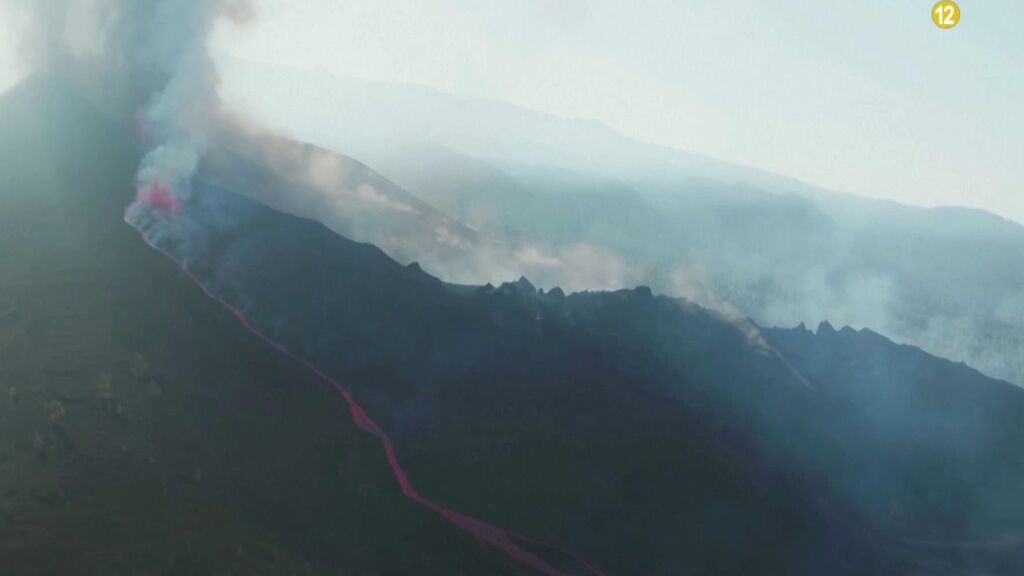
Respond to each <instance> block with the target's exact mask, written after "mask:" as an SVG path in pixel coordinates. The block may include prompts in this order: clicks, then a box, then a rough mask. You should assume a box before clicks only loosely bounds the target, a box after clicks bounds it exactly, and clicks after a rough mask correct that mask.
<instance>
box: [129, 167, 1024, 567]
mask: <svg viewBox="0 0 1024 576" xmlns="http://www.w3.org/2000/svg"><path fill="white" fill-rule="evenodd" d="M195 185H196V188H197V190H196V193H195V194H194V195H193V197H192V199H191V200H189V201H187V202H186V204H185V205H184V206H183V207H182V209H181V211H180V212H178V213H173V214H169V213H166V212H162V211H161V210H159V208H158V207H154V208H153V209H147V210H143V211H141V212H140V213H139V214H138V215H137V218H135V219H133V223H134V224H135V225H136V226H139V227H140V228H141V229H142V230H143V231H145V232H146V233H147V234H148V235H149V236H150V237H151V238H152V239H153V241H154V242H155V243H156V244H157V246H158V247H160V248H161V249H162V250H165V251H167V252H168V253H169V254H171V255H172V256H174V257H175V258H176V259H178V260H180V261H184V262H188V263H189V269H190V271H191V272H192V273H193V274H195V275H196V276H197V277H198V278H199V279H200V280H201V281H202V282H203V284H204V286H205V287H206V288H207V289H208V290H210V291H211V292H212V293H214V294H216V295H217V296H218V297H220V298H223V299H224V300H225V301H227V302H228V303H230V304H231V305H232V306H234V307H237V308H238V309H239V310H240V311H241V313H242V314H244V316H245V318H247V321H248V322H251V323H252V325H254V326H256V327H257V329H259V330H260V331H262V332H264V333H265V334H267V335H268V336H269V337H270V338H271V339H273V340H274V341H277V342H280V343H282V344H283V345H284V346H286V347H287V348H288V349H289V350H291V351H293V352H294V353H295V354H297V355H298V356H300V357H302V358H305V359H307V360H309V361H311V362H313V363H315V364H317V365H318V366H320V367H321V369H323V370H324V371H326V372H327V373H329V374H330V375H331V376H332V377H334V378H335V379H337V380H339V381H342V382H345V383H346V386H347V387H348V388H349V389H350V390H351V392H352V394H353V396H354V397H355V398H356V399H357V401H358V402H359V403H360V404H361V405H362V406H364V407H365V409H366V411H367V413H368V414H369V416H370V417H371V418H373V420H374V421H375V422H376V423H377V424H378V425H379V426H380V427H381V429H382V431H383V432H384V433H385V434H386V436H387V437H388V438H389V439H390V440H389V441H390V442H392V443H393V446H394V449H395V452H396V455H397V458H398V459H399V460H400V461H401V462H402V463H403V466H404V468H405V469H406V470H407V471H408V473H409V477H410V479H411V480H412V482H413V483H414V484H415V485H416V486H417V488H418V490H419V491H420V493H421V494H423V495H424V496H426V497H428V498H431V499H433V500H434V501H436V502H437V503H439V504H440V505H441V506H445V507H448V508H451V509H456V510H461V511H466V512H472V513H473V514H475V515H477V516H478V517H480V518H481V519H482V520H484V521H487V522H492V523H494V524H496V525H500V526H503V527H507V528H510V529H512V530H513V531H515V532H519V533H525V534H529V535H531V536H532V537H536V538H538V539H540V540H542V541H546V542H553V543H559V544H561V545H564V546H567V547H568V548H570V549H572V550H575V551H578V552H580V553H582V554H583V555H584V556H585V557H586V558H587V559H588V560H590V561H593V562H594V563H595V564H596V565H597V566H599V567H601V568H602V569H604V570H606V571H607V572H608V573H611V574H620V573H621V574H628V573H644V574H674V573H679V572H680V571H684V572H694V573H759V574H818V573H822V572H825V571H827V572H828V573H831V574H861V573H886V574H935V575H939V574H960V573H963V572H964V567H965V566H969V567H970V568H971V571H973V572H974V573H978V574H983V573H991V572H995V573H1006V574H1009V573H1012V572H1013V571H1014V570H1016V569H1019V568H1020V567H1021V566H1022V564H1021V562H1022V560H1024V557H1022V553H1024V549H1022V548H1021V546H1020V543H1019V542H1017V541H1016V540H1015V538H1016V534H1017V533H1018V531H1017V530H1016V528H1017V527H1019V526H1021V525H1022V520H1024V507H1022V506H1021V502H1020V500H1019V499H1015V498H1014V497H1013V492H1012V490H1009V487H1011V486H1013V485H1015V482H1017V481H1019V480H1021V479H1024V460H1022V456H1021V455H1020V454H1019V453H1018V452H1017V451H1016V450H1015V449H1014V447H1015V446H1019V445H1020V443H1021V442H1024V429H1022V427H1021V425H1020V422H1021V418H1020V416H1021V415H1022V414H1024V392H1022V391H1021V390H1019V389H1016V388H1014V387H1012V386H1011V385H1009V384H1007V383H1005V382H998V381H994V380H990V379H987V378H985V377H984V376H981V375H980V374H978V373H976V372H974V371H972V370H970V369H966V368H962V367H956V365H953V364H951V363H949V362H946V361H943V360H940V359H937V358H934V357H932V356H928V355H927V354H923V353H921V352H920V351H918V350H916V349H912V348H905V347H899V346H897V345H895V344H893V343H892V342H890V341H888V340H885V339H883V338H880V337H876V336H872V335H865V336H864V338H865V339H867V340H869V341H870V342H873V345H872V346H870V347H866V348H865V349H863V350H860V349H855V350H857V353H856V354H855V355H854V360H856V362H858V363H860V364H862V365H863V366H864V370H865V372H863V373H860V372H858V373H857V374H868V375H872V374H889V377H888V378H886V379H881V378H879V379H877V380H869V381H870V382H877V383H878V385H879V386H882V385H884V386H885V387H886V389H887V392H888V394H889V395H891V396H892V397H893V398H897V399H900V400H901V401H900V402H893V403H892V404H891V405H889V404H886V403H885V402H882V401H881V400H882V399H883V397H881V396H880V403H881V408H888V409H889V410H891V413H882V414H879V413H878V410H879V409H881V408H879V407H878V406H877V405H871V404H869V405H867V406H866V407H865V406H864V405H863V404H856V403H852V402H851V400H850V398H851V397H853V398H856V397H857V396H856V392H857V388H856V386H858V385H862V382H863V381H862V380H858V379H846V378H844V376H843V373H842V370H845V369H847V367H846V366H845V365H843V364H837V365H832V364H828V363H827V362H826V360H827V358H828V357H827V356H826V355H825V351H822V350H818V349H816V348H815V347H814V346H813V345H812V344H809V343H808V344H803V345H802V346H801V347H798V348H797V349H796V350H792V349H789V348H788V347H787V346H783V345H781V344H780V345H778V346H775V345H774V344H773V342H774V341H775V340H777V339H778V340H779V341H780V342H782V343H783V344H785V343H787V342H788V341H786V340H785V338H783V336H784V335H785V334H786V332H771V331H770V332H768V333H767V334H764V335H763V334H761V332H760V331H759V330H758V329H757V327H756V326H753V325H751V324H748V323H744V322H739V323H738V322H735V321H731V320H729V319H727V318H725V317H722V316H719V315H717V314H715V313H712V312H709V311H707V310H704V309H701V308H699V307H697V306H695V305H693V304H690V303H688V302H685V301H679V300H674V299H670V298H664V297H655V296H654V295H653V294H652V293H651V292H650V290H647V289H636V290H630V291H619V292H613V293H583V294H572V295H569V296H566V295H565V294H563V293H562V292H561V291H560V290H553V291H551V292H548V293H541V292H538V291H537V290H536V289H535V288H534V287H533V286H532V285H530V283H529V282H528V281H526V280H525V279H524V280H520V281H519V282H517V283H514V284H505V285H502V286H500V287H498V288H494V287H490V286H484V287H472V286H452V285H447V284H444V283H442V282H441V281H439V280H437V279H436V278H434V277H431V276H429V275H428V274H426V273H424V272H423V271H422V270H420V269H419V268H418V267H417V266H402V265H400V264H398V263H396V262H394V261H393V260H391V259H389V258H388V257H387V256H386V255H385V254H384V253H383V252H381V251H380V250H379V249H377V248H376V247H373V246H370V245H366V244H358V243H354V242H352V241H350V240H347V239H345V238H342V237H339V236H337V235H336V234H334V233H332V232H331V231H330V230H328V229H327V228H326V227H324V226H323V225H321V224H319V223H316V222H312V221H308V220H303V219H299V218H296V217H294V216H289V215H285V214H281V213H278V212H275V211H273V210H270V209H268V208H266V207H265V206H261V205H259V204H256V203H255V202H253V201H251V200H249V199H247V198H245V197H242V196H239V195H237V194H234V193H233V192H231V191H229V190H225V189H223V188H222V187H220V186H219V185H216V184H212V183H210V182H204V181H199V182H197V183H195ZM189 230H202V231H203V236H202V241H201V242H199V241H197V239H196V238H195V237H192V236H191V235H189V234H181V233H180V231H189ZM819 332H820V333H821V335H820V337H821V338H824V337H825V331H824V330H819ZM779 334H781V335H782V336H779ZM818 362H823V363H825V364H824V368H822V366H820V365H819V364H818ZM893 366H899V367H901V368H900V370H899V371H892V370H893V368H892V367H893ZM890 371H892V372H891V374H890ZM935 381H938V384H937V385H935V386H933V382H935ZM832 382H836V383H843V384H837V385H836V386H831V383H832ZM826 384H828V385H826ZM835 388H838V392H837V391H836V389H835ZM931 390H935V391H936V392H938V395H937V396H936V395H932V394H931V393H929V392H930V391H931ZM947 397H948V398H949V400H948V401H947V400H946V398H947ZM965 406H973V407H975V409H973V410H968V411H964V409H963V407H965ZM880 416H885V417H884V418H882V417H880ZM894 421H896V422H903V421H905V422H908V423H913V424H911V425H906V426H893V425H892V423H893V422H894ZM949 446H956V449H955V450H947V448H948V447H949ZM936 475H940V476H941V478H942V480H941V481H940V482H936V483H934V486H936V491H935V492H934V493H932V494H927V495H925V496H924V497H921V496H920V494H919V492H920V490H921V489H922V487H928V486H931V485H933V484H932V479H933V477H935V476H936ZM997 509H998V510H1000V512H999V513H998V514H996V513H994V512H993V511H995V510H997ZM963 542H985V543H992V542H1001V543H1003V544H1000V545H999V546H997V547H996V548H995V549H994V550H993V549H992V548H990V547H987V546H985V547H982V548H980V549H979V548H976V547H974V546H961V543H963ZM1007 542H1008V543H1007ZM923 543H926V544H923ZM986 571H987V572H986Z"/></svg>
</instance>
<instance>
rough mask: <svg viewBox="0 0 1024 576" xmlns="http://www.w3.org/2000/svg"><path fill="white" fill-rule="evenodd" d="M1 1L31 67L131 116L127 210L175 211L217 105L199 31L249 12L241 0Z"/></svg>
mask: <svg viewBox="0 0 1024 576" xmlns="http://www.w3.org/2000/svg"><path fill="white" fill-rule="evenodd" d="M0 1H3V2H4V3H3V8H5V9H6V12H7V13H8V14H9V15H10V17H11V18H13V19H14V20H15V21H17V22H20V23H22V26H23V28H24V29H23V31H22V43H21V46H20V51H21V57H22V59H23V61H24V62H25V63H26V65H27V66H28V67H29V69H30V71H31V73H33V74H40V75H48V76H56V77H60V78H63V79H66V80H69V81H71V82H72V83H74V84H75V85H76V87H77V88H78V89H79V90H80V91H81V92H82V93H83V94H85V95H86V96H87V97H89V98H90V99H91V100H92V101H94V102H95V103H96V105H97V106H98V107H100V108H101V109H104V110H105V111H107V112H108V113H111V114H112V115H114V116H115V117H117V118H119V119H122V120H124V121H128V122H132V123H133V124H134V127H135V132H136V136H137V138H138V140H139V143H140V146H141V147H142V149H143V152H144V156H143V160H142V163H141V166H140V167H139V171H138V175H137V188H138V198H137V200H136V202H135V203H134V204H133V205H132V206H131V207H130V208H129V211H128V214H129V218H130V219H131V218H133V217H135V218H137V217H140V216H141V213H142V212H143V211H153V210H156V211H164V212H168V213H174V212H175V211H176V210H177V209H178V207H180V205H181V200H182V199H184V198H187V196H188V195H189V194H190V189H191V186H190V182H191V178H192V176H193V174H194V173H195V170H196V167H197V166H198V165H199V160H200V158H201V157H202V155H203V152H204V149H205V146H206V143H207V141H208V139H209V130H210V127H211V126H213V125H215V124H216V120H217V117H218V116H219V115H220V113H221V107H220V101H219V98H218V97H217V90H216V89H217V77H216V72H215V69H214V66H213V64H212V62H211V60H210V58H209V55H208V53H207V49H206V42H207V37H208V36H209V35H210V33H211V31H212V30H213V28H214V25H215V24H216V23H217V22H218V21H219V20H221V19H227V20H231V21H234V22H242V21H245V20H248V19H249V18H251V17H252V6H251V4H250V3H249V2H248V0H161V1H137V0H0Z"/></svg>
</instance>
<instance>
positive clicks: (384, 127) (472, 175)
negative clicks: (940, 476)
mask: <svg viewBox="0 0 1024 576" xmlns="http://www.w3.org/2000/svg"><path fill="white" fill-rule="evenodd" d="M220 58H221V61H220V64H221V66H220V67H221V71H222V73H223V75H224V78H225V84H224V88H223V91H224V93H225V96H226V97H227V98H228V100H229V101H230V102H233V103H236V104H240V105H243V106H244V107H246V108H248V109H249V110H251V111H252V112H253V113H255V114H257V115H258V116H259V117H260V118H261V119H262V120H266V121H268V122H270V123H271V124H272V125H274V126H276V127H278V128H280V129H282V130H286V131H288V132H289V133H291V134H293V135H294V136H296V137H298V138H300V139H302V140H306V141H310V142H314V143H316V144H318V145H321V146H324V147H326V148H329V149H332V150H335V151H339V152H342V153H344V154H349V155H352V156H355V157H357V158H359V159H360V160H361V161H363V162H366V163H367V164H369V165H370V166H373V167H374V169H375V170H377V171H379V172H380V173H381V174H383V175H384V176H385V177H387V178H388V179H390V180H392V181H394V182H396V183H397V184H398V185H399V186H401V187H402V188H404V189H405V190H408V191H409V192H410V193H412V194H414V195H416V196H417V197H419V198H420V199H422V200H424V201H425V202H427V203H429V204H431V205H432V206H434V207H435V208H437V209H439V210H441V211H443V212H445V213H446V214H448V215H449V216H450V217H452V218H453V219H456V220H458V221H460V222H461V223H462V224H464V225H467V226H469V227H471V228H472V229H473V230H474V231H475V232H477V233H478V234H479V235H480V236H481V237H483V238H487V239H489V240H492V241H495V242H497V243H499V244H500V245H503V246H507V247H510V248H509V250H506V251H501V250H499V251H497V252H496V253H492V252H491V251H489V250H485V251H483V252H482V253H477V254H476V255H474V257H473V258H466V259H465V260H464V261H463V262H462V263H461V265H460V263H459V262H458V261H450V260H444V259H441V258H437V257H435V256H434V255H433V254H432V252H434V251H435V248H433V247H431V246H420V247H419V248H420V252H421V254H420V255H419V256H412V257H410V258H409V260H413V259H415V260H419V261H421V262H422V263H423V264H424V266H425V268H426V269H427V270H428V271H431V272H434V273H438V274H441V275H442V276H444V277H446V278H449V279H452V280H455V281H459V282H468V283H474V282H475V283H481V282H487V281H490V282H500V281H504V280H508V279H511V278H515V277H518V276H519V275H522V274H525V275H527V276H529V277H530V278H531V279H533V280H534V281H535V282H537V283H538V284H539V285H541V286H546V287H551V286H555V285H560V286H563V287H570V288H571V289H585V288H588V287H590V288H602V289H613V288H620V287H627V286H632V285H637V284H647V285H650V286H651V287H652V288H653V289H654V290H655V291H656V292H659V293H664V294H669V295H677V296H685V297H687V298H690V299H692V300H695V301H697V302H700V303H701V304H704V305H707V306H711V307H714V308H716V309H719V310H723V311H727V312H730V313H732V314H735V315H738V316H741V317H743V316H749V317H751V318H753V319H754V320H756V321H757V322H759V323H760V324H762V325H776V326H794V325H796V324H798V323H800V322H805V323H808V324H817V323H818V322H819V321H820V320H823V319H829V320H832V321H833V322H836V323H838V324H850V325H854V326H858V327H869V328H872V329H875V330H877V331H879V332H881V333H883V334H886V335H887V336H889V337H892V338H894V339H897V340H899V341H903V342H908V343H911V344H915V345H918V346H921V347H923V348H924V349H926V350H928V351H930V352H933V353H935V354H938V355H940V356H943V357H948V358H953V359H956V360H962V361H965V362H968V363H970V364H971V365H972V366H976V367H977V368H979V369H981V370H983V371H985V372H986V373H988V374H990V375H992V376H995V377H999V378H1003V379H1008V380H1011V381H1013V382H1016V383H1018V384H1020V383H1024V299H1022V298H1024V297H1022V296H1021V294H1022V292H1021V290H1020V287H1021V286H1024V260H1022V258H1021V254H1024V227H1022V226H1020V225H1019V224H1017V223H1014V222H1011V221H1008V220H1006V219H1004V218H1000V217H998V216H995V215H992V214H989V213H986V212H983V211H980V210H973V209H964V208H955V207H949V208H933V209H923V208H915V207H910V206H903V205H900V204H897V203H895V202H891V201H885V200H874V199H865V198H858V197H855V196H850V195H846V194H840V193H835V192H830V191H827V190H822V189H819V188H816V187H813V186H810V185H806V184H803V183H800V182H798V181H795V180H792V179H787V178H784V177H778V176H774V175H770V174H764V173H761V172H758V171H756V170H750V169H744V168H742V167H736V166H732V165H729V164H726V163H721V162H716V161H713V160H710V159H707V158H703V157H700V156H696V155H690V154H685V153H681V152H677V151H672V150H668V149H664V148H659V147H656V146H650V145H646V144H643V143H638V142H634V141H631V140H629V139H627V138H624V137H622V136H620V135H617V134H615V133H613V132H611V131H610V130H608V129H607V128H603V127H600V126H598V125H595V124H594V123H587V122H581V121H570V120H564V119H560V118H556V117H553V116H549V115H544V114H540V113H536V112H532V111H529V110H524V109H521V108H516V107H513V106H510V105H506V104H501V103H492V102H479V101H472V100H466V99H460V98H455V97H451V96H447V95H444V94H441V93H438V92H433V91H430V90H427V89H424V88H417V87H411V86H403V85H398V84H388V83H372V82H364V81H359V80H355V79H339V78H333V77H329V76H326V75H324V74H319V73H315V72H302V71H294V70H287V69H282V68H276V67H266V66H262V65H257V64H252V63H247V62H244V61H238V60H235V59H231V58H230V57H224V56H221V57H220ZM284 78H287V79H288V81H283V80H282V79H284ZM280 86H287V87H288V89H287V90H281V89H280V88H279V87H280ZM288 103H290V104H292V105H291V106H286V105H285V104H288ZM337 209H338V210H339V211H341V212H344V211H345V207H344V206H338V207H337ZM489 245H490V244H489ZM509 251H511V257H510V256H509V254H508V252H509ZM979 255H983V257H979ZM466 260H469V262H466ZM493 262H498V263H499V264H500V265H498V266H488V265H487V263H493ZM456 271H461V272H462V273H463V274H464V275H463V276H462V277H459V276H456V275H455V274H456Z"/></svg>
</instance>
